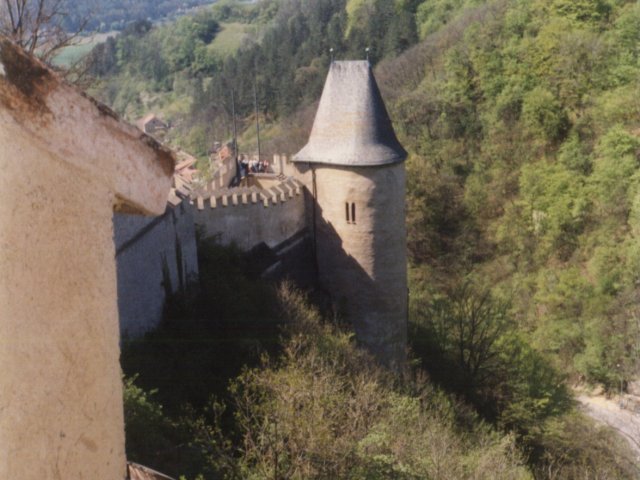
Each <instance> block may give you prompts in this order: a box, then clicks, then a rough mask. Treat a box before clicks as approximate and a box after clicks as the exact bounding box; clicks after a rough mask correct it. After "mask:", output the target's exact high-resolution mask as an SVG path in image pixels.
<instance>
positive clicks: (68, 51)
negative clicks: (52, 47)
mask: <svg viewBox="0 0 640 480" xmlns="http://www.w3.org/2000/svg"><path fill="white" fill-rule="evenodd" d="M117 33H118V32H106V33H96V34H93V35H88V36H86V37H80V39H79V40H78V42H77V43H75V44H74V45H70V46H68V47H66V48H63V49H62V50H61V51H60V52H59V53H58V54H57V55H56V56H55V57H54V58H53V64H54V65H56V66H58V67H63V68H68V67H70V66H72V65H73V64H75V63H77V62H78V61H79V60H81V59H82V58H83V57H84V56H86V55H87V54H88V53H89V52H90V51H91V50H92V49H93V47H95V46H96V45H97V44H99V43H102V42H104V41H105V40H106V39H107V38H109V37H112V36H114V35H116V34H117Z"/></svg>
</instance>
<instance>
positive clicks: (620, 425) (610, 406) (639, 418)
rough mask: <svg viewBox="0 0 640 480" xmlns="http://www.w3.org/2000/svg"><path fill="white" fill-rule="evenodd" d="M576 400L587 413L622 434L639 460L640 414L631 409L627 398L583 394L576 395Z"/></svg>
mask: <svg viewBox="0 0 640 480" xmlns="http://www.w3.org/2000/svg"><path fill="white" fill-rule="evenodd" d="M576 400H577V401H578V402H579V403H580V405H581V406H582V409H583V411H584V412H585V413H586V414H587V415H589V416H590V417H591V418H593V419H594V420H597V421H599V422H601V423H605V424H606V425H608V426H609V427H611V428H613V429H614V430H616V431H617V432H618V433H619V434H620V435H622V436H623V437H624V438H625V439H626V440H627V442H629V446H630V447H631V449H632V450H633V452H634V453H635V454H636V459H637V460H639V461H640V414H638V413H635V412H634V411H632V410H631V403H630V402H629V401H628V400H625V399H622V400H609V399H607V398H605V397H603V396H599V395H597V396H589V395H585V394H580V395H577V396H576Z"/></svg>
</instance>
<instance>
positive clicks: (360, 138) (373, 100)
mask: <svg viewBox="0 0 640 480" xmlns="http://www.w3.org/2000/svg"><path fill="white" fill-rule="evenodd" d="M406 156H407V152H406V151H405V150H404V148H402V145H400V142H398V139H397V138H396V134H395V133H394V131H393V127H392V126H391V120H390V119H389V114H388V113H387V109H386V108H385V106H384V101H383V100H382V96H381V95H380V90H379V89H378V85H377V84H376V80H375V78H374V77H373V72H372V71H371V65H370V64H369V62H368V61H342V62H333V63H332V64H331V68H330V69H329V75H328V76H327V81H326V82H325V85H324V90H323V91H322V97H321V98H320V105H319V107H318V112H317V113H316V118H315V120H314V122H313V128H312V130H311V135H310V136H309V142H308V143H307V145H305V147H304V148H303V149H302V150H300V151H299V152H298V153H297V154H296V155H294V158H293V160H294V161H296V162H315V163H324V164H330V165H346V166H356V167H360V166H362V167H366V166H376V165H388V164H392V163H398V162H402V161H403V160H404V159H405V158H406Z"/></svg>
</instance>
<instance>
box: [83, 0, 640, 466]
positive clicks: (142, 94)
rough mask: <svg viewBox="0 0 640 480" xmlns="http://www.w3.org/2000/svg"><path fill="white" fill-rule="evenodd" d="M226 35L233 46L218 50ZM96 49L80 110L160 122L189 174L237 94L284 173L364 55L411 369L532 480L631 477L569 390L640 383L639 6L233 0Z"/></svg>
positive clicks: (579, 0)
mask: <svg viewBox="0 0 640 480" xmlns="http://www.w3.org/2000/svg"><path fill="white" fill-rule="evenodd" d="M222 7H224V8H222ZM223 22H226V23H227V24H243V25H244V27H242V28H243V29H244V31H245V32H248V33H247V38H246V40H245V41H244V42H243V43H241V44H238V43H233V42H228V41H225V42H224V44H227V43H232V44H233V45H234V47H233V48H223V49H220V48H219V45H218V46H216V42H219V43H220V42H222V37H221V36H222V34H223V33H224V30H222V33H220V25H223ZM254 32H255V33H254ZM217 35H220V37H216V36H217ZM105 45H107V47H103V48H102V49H98V50H94V54H93V55H92V57H93V59H94V60H95V63H94V65H93V67H92V68H93V70H94V73H95V74H96V75H97V76H98V77H99V79H100V81H101V83H100V85H99V87H97V88H96V90H95V92H94V93H96V94H97V95H99V96H100V97H101V98H102V99H103V100H105V101H107V102H108V103H110V104H111V105H113V106H114V107H115V108H116V109H117V110H119V111H120V112H122V113H124V114H125V115H127V116H128V117H129V118H135V117H136V116H140V115H142V114H143V113H145V112H146V111H148V110H150V109H157V110H159V111H163V112H165V115H166V116H168V117H169V119H171V120H172V121H173V123H174V125H175V126H176V127H175V128H174V130H173V134H172V135H173V137H172V138H170V140H171V141H173V142H175V143H178V144H181V145H183V146H185V147H187V148H189V149H190V150H192V151H193V152H194V153H196V154H198V155H200V156H204V155H206V152H207V150H208V148H209V146H210V143H211V142H212V141H213V140H220V139H224V138H227V137H228V135H229V133H230V131H231V129H230V111H231V105H230V92H231V90H234V92H235V98H236V102H237V105H236V108H237V111H238V112H239V116H240V118H241V122H240V123H241V127H246V128H242V129H243V130H245V133H244V136H243V137H242V138H243V140H244V141H245V142H246V144H247V145H250V144H251V136H252V133H251V132H252V130H251V129H252V128H253V118H252V117H251V115H252V111H253V86H254V81H255V83H256V85H257V91H258V95H259V106H260V114H261V117H263V118H264V120H265V123H266V125H265V131H266V132H268V140H267V142H265V143H266V145H265V146H264V147H263V150H266V151H273V152H281V151H286V152H289V153H294V152H295V151H296V150H297V149H298V148H299V147H300V146H301V145H302V144H303V143H304V142H305V140H306V136H307V134H308V131H309V128H310V125H311V121H312V119H313V112H314V102H316V101H317V99H318V97H319V94H320V91H321V88H322V84H323V81H324V77H325V74H326V71H327V68H328V65H329V62H330V53H329V49H330V48H333V49H334V53H333V55H334V57H335V58H336V59H360V58H363V57H364V56H365V49H366V48H369V49H370V50H369V52H370V53H369V55H370V60H371V61H372V63H373V64H374V65H375V72H376V76H377V79H378V82H379V84H380V86H381V89H382V91H383V95H384V97H385V100H386V102H387V106H388V109H389V111H390V113H391V117H392V118H393V120H394V125H395V127H396V130H397V132H398V134H399V137H400V139H401V142H402V143H403V145H404V146H405V148H406V149H407V150H408V151H409V154H410V155H409V159H408V161H407V171H408V176H407V178H408V200H407V226H408V232H409V238H408V242H409V252H410V267H411V268H410V270H411V279H410V282H411V283H410V285H411V286H410V290H411V291H410V302H411V318H410V325H411V342H412V348H413V350H414V353H415V356H416V358H417V360H416V361H417V362H419V363H420V364H421V365H422V366H424V367H425V368H426V370H427V371H428V373H429V375H430V378H431V379H432V381H433V382H435V383H436V384H437V385H439V387H441V388H443V389H444V390H445V391H447V392H449V393H451V394H454V395H456V396H459V397H460V398H462V399H464V401H465V402H466V403H467V404H468V405H471V406H472V407H473V408H474V409H475V411H476V412H478V413H479V415H480V416H481V417H482V418H483V419H484V420H485V421H487V422H488V423H489V424H491V425H492V426H493V427H495V428H497V429H499V430H500V431H502V432H511V433H512V434H514V435H515V436H516V438H517V443H518V446H519V449H520V451H521V452H522V453H523V454H524V455H525V457H526V458H527V461H528V464H529V467H530V469H531V471H532V472H533V473H534V475H535V476H536V478H548V477H547V476H545V474H544V473H542V472H546V471H548V470H545V469H550V468H556V469H557V477H555V478H592V477H585V475H587V474H586V473H585V472H599V473H597V474H596V475H595V477H593V478H632V477H630V476H629V475H631V474H629V473H628V471H627V472H626V473H624V472H622V471H621V470H615V469H616V468H618V467H620V465H621V464H620V463H616V462H617V460H616V459H614V458H613V457H612V456H611V455H609V454H607V455H604V454H603V455H604V456H602V455H600V453H602V452H604V451H605V450H604V446H603V445H604V443H600V444H598V443H597V442H599V441H601V440H602V439H598V436H597V435H595V434H587V433H585V432H586V431H585V430H581V429H582V428H583V426H582V424H581V423H580V422H578V421H577V420H576V419H575V417H573V415H574V414H573V413H572V411H573V410H572V406H571V404H570V401H569V400H568V396H567V390H568V387H570V386H571V385H573V384H575V383H576V382H586V383H589V384H593V385H600V386H602V387H604V388H605V389H606V390H608V391H615V390H617V389H619V388H621V386H624V384H625V382H627V381H630V380H633V379H634V378H636V376H637V374H638V371H639V370H638V367H639V365H638V353H639V346H640V322H638V318H640V238H638V237H639V236H640V100H639V96H638V91H640V80H639V79H640V61H639V59H640V48H639V46H640V5H639V4H638V3H637V2H636V1H624V0H490V1H479V0H477V1H473V0H394V1H390V0H347V1H345V0H315V1H313V2H309V1H304V0H282V1H276V0H263V1H260V2H256V3H255V4H253V5H247V4H243V5H234V4H233V2H227V3H226V4H224V5H223V6H220V5H219V6H217V7H214V8H212V9H211V10H208V11H207V12H205V13H201V14H200V15H199V16H197V17H193V18H185V19H182V20H179V21H178V22H177V23H175V24H172V25H167V26H163V27H159V28H142V29H140V30H137V31H136V30H135V29H133V30H130V31H128V32H125V33H124V34H123V35H121V36H119V37H118V38H117V39H116V40H114V41H112V42H111V43H109V42H108V43H106V44H105ZM235 48H237V50H235ZM242 119H244V121H242ZM242 145H243V143H241V147H242ZM584 428H586V427H584ZM587 440H589V441H593V442H595V443H594V444H588V445H587V444H586V443H585V442H587ZM602 441H603V442H605V443H606V441H605V440H602ZM587 443H588V442H587ZM598 452H599V453H598ZM604 457H607V458H608V460H605V459H604ZM609 460H610V461H611V462H613V464H615V465H617V466H615V467H614V466H612V463H608V462H609ZM563 462H564V463H563ZM620 468H622V467H620ZM407 478H420V477H407Z"/></svg>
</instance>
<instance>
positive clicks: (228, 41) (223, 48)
mask: <svg viewBox="0 0 640 480" xmlns="http://www.w3.org/2000/svg"><path fill="white" fill-rule="evenodd" d="M220 27H221V29H220V32H219V33H218V35H217V36H216V38H215V39H214V40H213V42H211V44H210V45H209V48H210V49H211V50H212V51H213V52H215V53H216V54H218V55H219V56H221V57H225V56H229V55H232V54H233V53H235V52H236V50H238V48H240V46H241V45H242V42H243V41H244V40H245V39H246V38H249V37H250V36H251V35H252V34H253V33H255V32H254V31H253V30H254V29H255V27H253V26H251V25H247V24H246V23H221V24H220Z"/></svg>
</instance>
